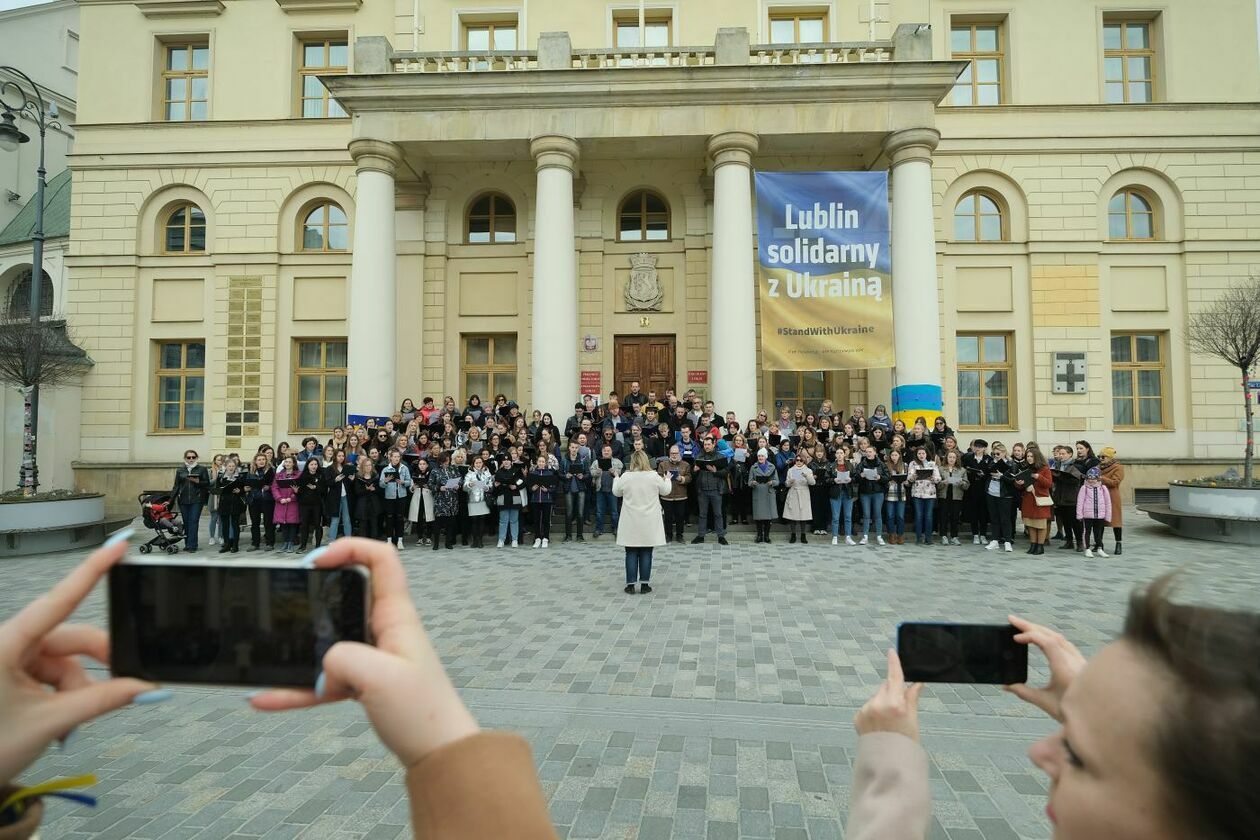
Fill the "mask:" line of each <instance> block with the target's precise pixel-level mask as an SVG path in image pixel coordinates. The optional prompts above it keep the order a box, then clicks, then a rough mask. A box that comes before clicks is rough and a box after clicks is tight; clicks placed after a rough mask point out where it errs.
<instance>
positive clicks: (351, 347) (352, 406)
mask: <svg viewBox="0 0 1260 840" xmlns="http://www.w3.org/2000/svg"><path fill="white" fill-rule="evenodd" d="M350 155H351V157H353V158H354V163H355V167H356V172H355V178H356V188H355V203H354V206H355V210H354V245H353V252H352V255H351V259H350V289H349V303H348V309H347V313H346V324H347V325H348V336H347V343H348V347H347V352H348V356H349V358H348V364H349V367H348V369H349V370H350V371H352V373H351V374H350V376H349V377H348V381H347V384H346V387H347V389H348V393H347V394H346V412H347V414H348V415H349V419H350V422H361V421H362V420H363V419H364V418H366V417H369V416H372V417H388V416H389V415H390V414H392V413H393V411H394V409H395V408H396V407H397V405H398V403H397V401H396V400H395V399H394V398H395V396H396V394H395V390H396V387H397V378H398V377H397V370H398V367H397V364H398V363H397V358H398V341H397V337H398V327H397V323H396V319H395V318H394V317H393V316H392V313H390V312H389V311H388V310H391V309H393V308H394V307H395V302H396V300H397V280H396V273H395V272H396V268H397V267H396V254H395V244H394V173H395V172H396V171H397V169H398V166H399V165H400V164H401V163H402V160H403V158H402V152H401V151H400V150H399V148H398V147H397V146H395V145H394V144H393V143H388V142H386V141H383V140H369V139H359V140H352V141H350ZM382 307H384V309H382ZM382 312H384V314H385V317H382Z"/></svg>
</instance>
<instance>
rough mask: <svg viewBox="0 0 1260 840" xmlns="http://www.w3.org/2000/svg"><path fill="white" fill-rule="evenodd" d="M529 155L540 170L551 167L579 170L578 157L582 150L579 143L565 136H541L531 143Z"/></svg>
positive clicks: (571, 170) (572, 170)
mask: <svg viewBox="0 0 1260 840" xmlns="http://www.w3.org/2000/svg"><path fill="white" fill-rule="evenodd" d="M529 153H530V155H531V156H532V157H533V158H534V161H535V165H536V168H537V169H538V170H543V169H548V168H550V167H559V168H561V169H567V170H569V171H570V172H574V171H576V170H577V161H578V156H579V154H580V153H581V148H580V147H579V146H578V141H577V140H574V139H573V138H572V137H566V136H565V135H563V134H541V135H539V136H538V137H535V138H534V139H533V140H530V141H529Z"/></svg>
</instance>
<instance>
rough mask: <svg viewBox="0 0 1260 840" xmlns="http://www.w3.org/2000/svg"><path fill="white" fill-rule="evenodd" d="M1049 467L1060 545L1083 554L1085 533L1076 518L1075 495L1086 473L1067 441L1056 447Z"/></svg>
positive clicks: (1051, 493)
mask: <svg viewBox="0 0 1260 840" xmlns="http://www.w3.org/2000/svg"><path fill="white" fill-rule="evenodd" d="M1049 466H1050V475H1051V476H1052V477H1053V479H1054V486H1053V487H1052V488H1051V489H1050V495H1051V497H1052V498H1053V499H1054V516H1055V519H1056V520H1057V521H1058V524H1059V530H1060V531H1061V532H1062V537H1063V544H1062V545H1060V546H1059V548H1061V549H1062V548H1068V549H1075V550H1076V551H1078V552H1082V553H1083V552H1084V551H1085V536H1084V530H1083V527H1082V526H1081V521H1080V520H1079V519H1077V518H1076V498H1077V496H1078V494H1079V493H1080V490H1081V482H1082V481H1083V480H1084V478H1085V474H1084V473H1082V472H1081V471H1080V470H1079V469H1077V466H1076V458H1075V453H1074V451H1073V450H1072V447H1070V446H1067V445H1065V444H1059V445H1058V446H1056V447H1055V448H1054V458H1053V459H1052V460H1051V461H1050V464H1049Z"/></svg>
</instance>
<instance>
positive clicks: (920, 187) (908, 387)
mask: <svg viewBox="0 0 1260 840" xmlns="http://www.w3.org/2000/svg"><path fill="white" fill-rule="evenodd" d="M940 139H941V135H940V134H939V133H938V132H937V131H936V130H935V129H931V128H913V129H907V130H904V131H896V132H893V133H892V134H889V135H888V136H887V137H886V138H884V153H885V154H887V155H888V157H889V159H890V161H891V163H890V167H889V173H890V176H891V182H892V272H893V336H894V345H895V347H896V352H897V368H896V375H895V377H894V385H893V389H892V406H891V411H892V415H893V417H894V418H898V417H900V418H901V419H902V420H903V421H905V423H906V425H907V426H909V425H912V424H913V423H914V420H915V418H916V417H919V416H923V417H926V418H927V423H928V428H929V429H930V428H932V422H933V421H934V420H935V419H936V417H937V416H938V415H940V413H941V310H940V301H939V284H938V282H937V275H936V217H935V213H934V212H933V209H932V150H933V149H935V148H936V144H937V142H938V141H939V140H940ZM872 399H873V397H872ZM876 401H878V400H876Z"/></svg>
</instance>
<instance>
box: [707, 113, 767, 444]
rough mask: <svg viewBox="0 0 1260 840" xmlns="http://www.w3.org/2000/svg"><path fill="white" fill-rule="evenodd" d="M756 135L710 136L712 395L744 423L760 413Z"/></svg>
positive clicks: (722, 408)
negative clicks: (755, 255)
mask: <svg viewBox="0 0 1260 840" xmlns="http://www.w3.org/2000/svg"><path fill="white" fill-rule="evenodd" d="M757 145H758V144H757V135H755V134H748V133H745V132H742V131H728V132H725V133H723V134H715V135H714V136H713V137H710V138H709V157H710V158H711V159H712V160H713V262H712V271H713V274H712V276H711V279H710V283H709V385H710V387H711V388H712V389H713V392H712V393H711V394H710V395H709V396H710V398H711V399H712V400H713V401H714V402H715V403H717V409H718V411H720V412H726V411H734V412H735V413H736V415H737V416H738V417H739V419H740V422H741V423H746V422H747V421H748V418H749V417H755V416H756V412H757V379H758V371H757V345H756V340H757V338H756V337H757V310H756V304H755V295H756V289H757V286H756V282H755V281H754V278H753V225H752V213H753V209H752V156H753V155H754V154H756V153H757Z"/></svg>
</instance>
